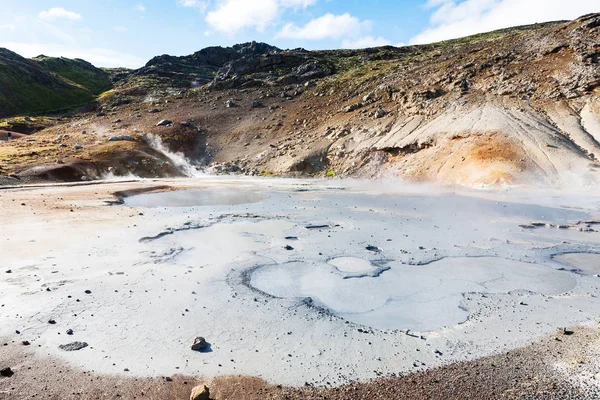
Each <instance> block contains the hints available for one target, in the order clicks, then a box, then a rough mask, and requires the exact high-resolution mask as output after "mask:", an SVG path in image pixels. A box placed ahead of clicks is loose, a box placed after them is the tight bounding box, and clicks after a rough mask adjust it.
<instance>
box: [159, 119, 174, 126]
mask: <svg viewBox="0 0 600 400" xmlns="http://www.w3.org/2000/svg"><path fill="white" fill-rule="evenodd" d="M172 124H173V121H169V120H168V119H163V120H161V121H159V122H158V124H156V126H168V125H172Z"/></svg>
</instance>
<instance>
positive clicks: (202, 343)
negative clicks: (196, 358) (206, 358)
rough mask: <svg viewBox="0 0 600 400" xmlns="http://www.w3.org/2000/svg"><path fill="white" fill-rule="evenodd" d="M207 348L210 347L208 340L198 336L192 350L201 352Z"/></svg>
mask: <svg viewBox="0 0 600 400" xmlns="http://www.w3.org/2000/svg"><path fill="white" fill-rule="evenodd" d="M206 347H208V343H206V340H205V339H204V338H203V337H202V336H198V337H197V338H196V339H194V344H193V345H192V350H194V351H200V350H204V349H206Z"/></svg>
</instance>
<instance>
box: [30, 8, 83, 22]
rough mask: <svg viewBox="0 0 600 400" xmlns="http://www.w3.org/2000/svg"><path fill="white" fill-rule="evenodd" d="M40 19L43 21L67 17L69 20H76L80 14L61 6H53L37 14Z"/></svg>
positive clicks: (79, 17)
mask: <svg viewBox="0 0 600 400" xmlns="http://www.w3.org/2000/svg"><path fill="white" fill-rule="evenodd" d="M38 16H39V17H40V19H43V20H44V21H56V20H57V19H67V20H70V21H78V20H80V19H81V14H77V13H76V12H73V11H69V10H65V9H64V8H62V7H54V8H51V9H49V10H46V11H42V12H40V13H39V14H38Z"/></svg>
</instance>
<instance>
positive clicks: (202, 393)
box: [190, 385, 210, 400]
mask: <svg viewBox="0 0 600 400" xmlns="http://www.w3.org/2000/svg"><path fill="white" fill-rule="evenodd" d="M209 399H210V389H209V388H208V387H207V386H205V385H200V386H196V387H195V388H193V389H192V393H191V394H190V400H209Z"/></svg>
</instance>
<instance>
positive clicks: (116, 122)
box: [113, 118, 121, 124]
mask: <svg viewBox="0 0 600 400" xmlns="http://www.w3.org/2000/svg"><path fill="white" fill-rule="evenodd" d="M118 123H121V119H120V118H117V119H115V120H114V121H113V124H118Z"/></svg>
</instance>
